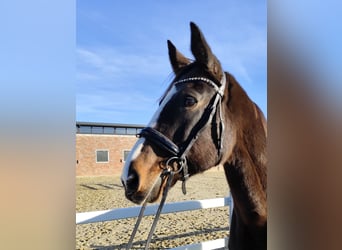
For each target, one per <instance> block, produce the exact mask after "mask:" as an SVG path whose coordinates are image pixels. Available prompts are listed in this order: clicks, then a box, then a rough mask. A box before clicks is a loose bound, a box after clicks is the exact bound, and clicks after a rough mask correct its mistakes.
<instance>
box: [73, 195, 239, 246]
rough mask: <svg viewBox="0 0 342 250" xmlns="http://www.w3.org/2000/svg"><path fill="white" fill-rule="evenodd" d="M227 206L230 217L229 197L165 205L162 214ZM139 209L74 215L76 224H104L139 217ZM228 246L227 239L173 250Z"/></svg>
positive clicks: (149, 212) (153, 209) (149, 210)
mask: <svg viewBox="0 0 342 250" xmlns="http://www.w3.org/2000/svg"><path fill="white" fill-rule="evenodd" d="M158 206H159V205H158V204H156V205H149V206H147V207H146V209H145V212H144V216H148V215H154V214H156V212H157V209H158ZM224 206H229V216H230V217H231V214H232V208H233V202H232V198H231V196H228V197H224V198H214V199H206V200H191V201H181V202H173V203H166V204H165V205H164V207H163V210H162V212H161V213H162V214H168V213H177V212H184V211H192V210H197V209H206V208H216V207H224ZM139 211H140V207H128V208H116V209H111V210H102V211H93V212H84V213H77V214H76V224H86V223H95V222H104V221H112V220H120V219H127V218H132V217H137V216H138V215H139ZM227 218H228V216H227ZM227 246H228V238H224V239H218V240H212V241H206V242H202V243H198V244H192V245H187V246H181V247H177V248H174V250H186V249H217V248H224V247H225V248H226V247H227Z"/></svg>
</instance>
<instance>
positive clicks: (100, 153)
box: [96, 150, 109, 163]
mask: <svg viewBox="0 0 342 250" xmlns="http://www.w3.org/2000/svg"><path fill="white" fill-rule="evenodd" d="M96 162H97V163H101V162H109V152H108V150H96Z"/></svg>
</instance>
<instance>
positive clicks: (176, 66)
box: [167, 40, 190, 74]
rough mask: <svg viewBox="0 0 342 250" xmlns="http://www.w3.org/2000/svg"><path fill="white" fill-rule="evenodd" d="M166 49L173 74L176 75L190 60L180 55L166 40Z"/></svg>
mask: <svg viewBox="0 0 342 250" xmlns="http://www.w3.org/2000/svg"><path fill="white" fill-rule="evenodd" d="M167 47H168V49H169V59H170V63H171V66H172V69H173V72H174V73H175V74H177V73H178V72H179V71H180V69H182V68H183V67H185V66H186V65H188V64H189V63H190V60H189V59H188V58H186V57H185V56H183V54H182V53H180V52H179V51H178V50H177V49H176V47H175V45H173V43H172V42H171V41H170V40H167Z"/></svg>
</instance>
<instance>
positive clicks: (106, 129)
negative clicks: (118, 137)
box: [103, 127, 114, 134]
mask: <svg viewBox="0 0 342 250" xmlns="http://www.w3.org/2000/svg"><path fill="white" fill-rule="evenodd" d="M103 133H104V134H114V128H113V127H104V128H103Z"/></svg>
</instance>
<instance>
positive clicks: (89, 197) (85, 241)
mask: <svg viewBox="0 0 342 250" xmlns="http://www.w3.org/2000/svg"><path fill="white" fill-rule="evenodd" d="M228 190H229V189H228V185H227V183H226V179H225V175H224V172H223V171H222V170H217V169H213V170H210V171H208V172H206V173H203V174H199V175H196V176H193V177H192V178H190V179H189V181H188V182H187V194H186V195H183V193H182V191H181V183H177V184H176V185H175V186H174V187H173V188H172V189H171V190H170V191H169V196H168V198H167V200H166V202H174V201H182V200H199V199H210V198H217V197H225V196H227V194H228ZM130 206H134V204H133V203H131V202H130V201H128V200H126V198H125V196H124V190H123V187H122V185H121V182H120V178H119V176H103V177H77V179H76V212H86V211H95V210H106V209H112V208H121V207H130ZM228 213H229V211H228V207H223V208H211V209H202V210H196V211H188V212H180V213H174V214H166V215H161V217H160V220H159V222H158V225H157V228H156V230H155V233H154V236H153V239H152V242H151V244H150V248H151V249H165V248H171V247H177V246H181V245H187V244H192V243H198V242H202V241H207V240H214V239H220V238H224V237H227V236H228V230H229V217H228ZM135 221H136V218H132V219H123V220H117V221H111V222H100V223H92V224H83V225H77V226H76V249H101V250H110V249H124V247H125V245H126V244H127V242H128V240H129V237H130V234H131V232H132V230H133V227H134V224H135ZM152 221H153V216H146V217H144V218H143V220H142V223H141V225H140V228H139V231H138V233H137V235H136V238H135V240H134V244H133V248H134V249H141V248H143V247H144V243H145V240H146V238H147V235H148V232H149V229H150V226H151V224H152Z"/></svg>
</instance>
